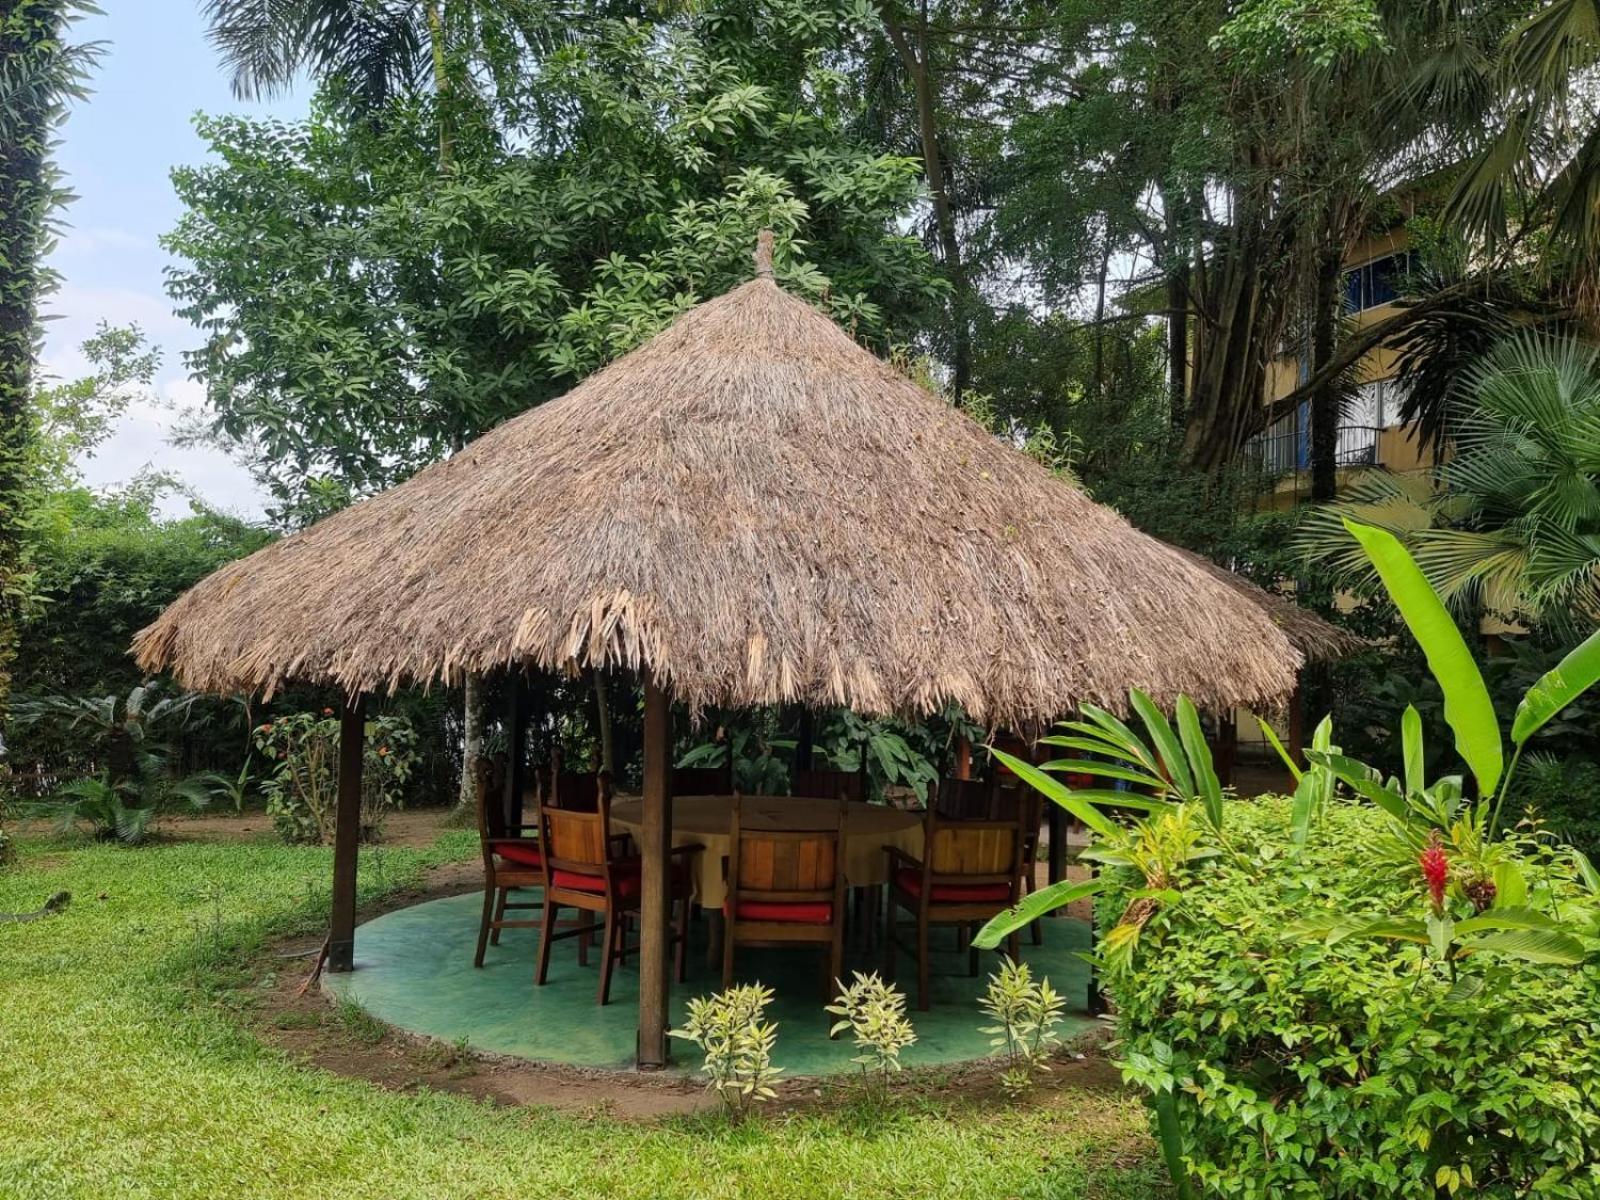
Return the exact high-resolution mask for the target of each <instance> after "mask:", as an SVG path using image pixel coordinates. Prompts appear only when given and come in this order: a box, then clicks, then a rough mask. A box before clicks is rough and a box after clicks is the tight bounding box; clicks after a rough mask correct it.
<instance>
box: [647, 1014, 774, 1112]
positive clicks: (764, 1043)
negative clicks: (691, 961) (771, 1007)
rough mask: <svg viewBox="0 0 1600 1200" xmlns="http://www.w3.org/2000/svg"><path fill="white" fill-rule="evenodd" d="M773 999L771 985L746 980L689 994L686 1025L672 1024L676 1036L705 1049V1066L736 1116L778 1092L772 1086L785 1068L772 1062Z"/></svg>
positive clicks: (672, 1033)
mask: <svg viewBox="0 0 1600 1200" xmlns="http://www.w3.org/2000/svg"><path fill="white" fill-rule="evenodd" d="M771 1002H772V989H771V988H766V987H762V986H761V985H760V984H759V983H751V984H741V985H739V986H736V987H731V988H728V989H726V990H725V991H721V992H717V993H716V994H714V995H711V996H697V997H695V998H694V999H692V1000H690V1001H689V1015H688V1019H687V1020H686V1021H685V1022H684V1024H683V1027H682V1028H681V1029H672V1030H668V1033H669V1034H670V1035H671V1036H672V1037H675V1038H682V1039H683V1040H684V1041H686V1042H693V1043H694V1044H695V1045H696V1046H698V1047H699V1048H700V1050H701V1051H702V1052H703V1053H704V1055H705V1059H704V1061H703V1063H702V1064H701V1068H700V1069H701V1070H702V1071H703V1072H704V1073H705V1076H706V1078H707V1080H708V1081H709V1083H710V1086H711V1089H712V1090H713V1091H715V1092H716V1093H717V1096H718V1098H719V1099H721V1100H722V1102H723V1104H724V1106H725V1107H726V1108H727V1110H728V1111H729V1112H731V1113H733V1114H735V1115H737V1116H741V1117H742V1116H744V1115H745V1114H746V1113H748V1112H749V1111H750V1110H751V1109H752V1107H753V1106H754V1105H757V1104H763V1103H765V1102H766V1101H768V1100H773V1099H776V1098H777V1095H778V1093H777V1092H776V1091H775V1090H774V1089H773V1086H772V1085H773V1084H774V1083H775V1082H776V1081H777V1078H778V1074H779V1072H780V1071H781V1069H782V1068H779V1067H774V1066H773V1065H772V1047H773V1045H774V1043H776V1042H777V1040H778V1026H777V1023H776V1022H773V1021H767V1020H765V1019H764V1014H765V1012H766V1008H767V1005H768V1004H770V1003H771Z"/></svg>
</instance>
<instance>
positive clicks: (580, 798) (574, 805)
mask: <svg viewBox="0 0 1600 1200" xmlns="http://www.w3.org/2000/svg"><path fill="white" fill-rule="evenodd" d="M601 797H604V798H605V799H607V800H609V799H611V776H610V775H608V774H607V773H606V772H604V771H601V772H599V773H594V772H589V771H556V772H552V774H551V776H550V792H549V794H548V795H547V796H545V797H544V798H543V799H544V802H545V803H546V804H548V805H549V806H550V807H552V808H563V809H566V810H567V811H568V812H587V813H592V812H594V811H596V809H597V808H598V807H599V804H600V800H601Z"/></svg>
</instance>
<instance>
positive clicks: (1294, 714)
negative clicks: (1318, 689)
mask: <svg viewBox="0 0 1600 1200" xmlns="http://www.w3.org/2000/svg"><path fill="white" fill-rule="evenodd" d="M1284 748H1285V749H1286V750H1288V751H1289V757H1290V758H1292V759H1294V761H1295V765H1296V766H1304V765H1305V761H1306V697H1305V690H1304V689H1303V688H1302V687H1301V685H1300V684H1299V683H1296V684H1295V687H1294V694H1293V695H1291V696H1290V697H1289V744H1288V745H1287V746H1286V747H1284Z"/></svg>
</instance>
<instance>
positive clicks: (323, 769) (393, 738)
mask: <svg viewBox="0 0 1600 1200" xmlns="http://www.w3.org/2000/svg"><path fill="white" fill-rule="evenodd" d="M365 740H366V752H365V756H364V759H363V762H362V767H361V840H362V841H363V842H369V841H376V840H377V838H378V836H379V833H380V832H381V830H382V827H383V818H384V816H385V815H386V814H387V813H388V811H389V810H390V809H391V808H395V807H397V806H398V805H399V804H400V801H401V799H402V795H403V792H404V788H405V783H406V780H407V779H409V778H410V776H411V771H412V769H413V767H414V766H415V765H416V760H417V752H416V733H415V732H414V731H413V729H412V727H411V722H410V721H408V720H406V719H405V718H404V717H395V716H384V717H378V718H377V719H375V720H372V721H368V722H367V723H366V739H365ZM255 744H256V748H257V749H258V750H260V751H261V753H262V755H263V756H265V757H266V758H267V759H268V760H269V761H270V762H271V763H272V774H271V775H270V776H269V777H268V778H267V780H266V782H265V783H264V784H263V785H262V788H261V790H262V793H263V794H264V795H265V796H266V798H267V812H268V814H269V815H270V816H271V817H272V823H273V825H274V826H276V827H277V830H278V832H279V833H280V834H281V835H282V836H283V839H284V840H285V841H287V842H321V843H328V842H332V841H333V829H334V824H335V816H336V803H337V800H338V795H339V718H338V716H336V715H335V714H334V711H333V709H331V708H325V709H323V710H322V712H321V714H320V715H319V714H317V713H308V712H303V713H291V714H289V715H288V716H285V717H279V718H277V719H276V720H273V721H270V722H268V723H267V724H265V725H261V726H259V727H258V728H257V729H256V731H255Z"/></svg>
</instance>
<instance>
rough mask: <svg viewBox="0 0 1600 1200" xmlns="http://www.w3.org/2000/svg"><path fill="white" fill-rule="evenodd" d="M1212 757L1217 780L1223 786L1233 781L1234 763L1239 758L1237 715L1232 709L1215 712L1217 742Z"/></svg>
mask: <svg viewBox="0 0 1600 1200" xmlns="http://www.w3.org/2000/svg"><path fill="white" fill-rule="evenodd" d="M1212 758H1213V759H1214V765H1215V767H1216V771H1217V782H1219V783H1220V784H1222V786H1223V787H1228V786H1230V785H1231V784H1232V783H1233V769H1234V764H1235V763H1236V762H1237V761H1238V758H1239V715H1238V713H1237V712H1236V711H1235V710H1234V709H1231V708H1229V709H1225V710H1223V711H1221V712H1219V713H1218V714H1217V744H1216V746H1215V747H1214V749H1213V752H1212Z"/></svg>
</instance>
